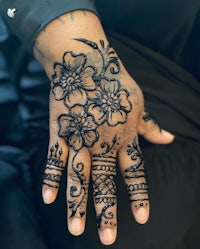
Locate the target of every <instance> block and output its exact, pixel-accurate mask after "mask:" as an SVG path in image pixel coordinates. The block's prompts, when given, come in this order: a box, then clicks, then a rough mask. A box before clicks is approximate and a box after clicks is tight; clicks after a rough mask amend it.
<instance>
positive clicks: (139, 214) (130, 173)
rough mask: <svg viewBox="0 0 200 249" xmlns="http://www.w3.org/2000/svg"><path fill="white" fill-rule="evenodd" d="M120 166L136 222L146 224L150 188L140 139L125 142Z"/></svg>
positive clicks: (120, 152) (120, 155)
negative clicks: (146, 177)
mask: <svg viewBox="0 0 200 249" xmlns="http://www.w3.org/2000/svg"><path fill="white" fill-rule="evenodd" d="M118 157H119V164H120V169H121V171H122V174H123V176H124V180H125V183H126V188H127V192H128V196H129V200H130V204H131V209H132V212H133V215H134V217H135V220H136V221H137V222H138V223H140V224H144V223H145V222H146V221H147V220H148V218H149V209H150V206H149V198H148V191H147V189H148V187H147V183H146V179H145V171H144V162H143V157H142V152H141V150H140V148H139V144H138V139H137V138H136V137H135V138H134V139H133V140H132V141H131V140H129V141H128V142H125V143H124V144H123V146H122V147H121V149H120V151H119V155H118Z"/></svg>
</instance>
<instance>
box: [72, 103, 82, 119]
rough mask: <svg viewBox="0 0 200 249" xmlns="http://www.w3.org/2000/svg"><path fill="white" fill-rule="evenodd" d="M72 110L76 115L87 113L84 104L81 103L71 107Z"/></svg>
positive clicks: (80, 115)
mask: <svg viewBox="0 0 200 249" xmlns="http://www.w3.org/2000/svg"><path fill="white" fill-rule="evenodd" d="M71 112H72V115H73V116H74V117H76V118H77V117H80V118H81V117H83V115H84V114H85V109H84V107H83V106H80V105H75V106H74V107H72V108H71Z"/></svg>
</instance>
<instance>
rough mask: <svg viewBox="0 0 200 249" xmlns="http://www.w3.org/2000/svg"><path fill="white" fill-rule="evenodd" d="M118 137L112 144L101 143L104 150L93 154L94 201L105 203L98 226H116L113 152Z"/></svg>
mask: <svg viewBox="0 0 200 249" xmlns="http://www.w3.org/2000/svg"><path fill="white" fill-rule="evenodd" d="M116 143H117V138H116V137H114V139H113V141H112V145H110V144H109V143H107V142H104V143H102V144H101V148H102V149H103V151H102V152H101V153H98V154H94V155H93V160H92V164H93V170H92V171H93V173H92V176H93V177H92V178H93V190H94V201H95V203H96V204H97V205H101V206H102V205H103V208H102V209H101V212H100V213H99V214H97V227H98V228H100V227H101V225H102V223H104V224H110V225H112V226H116V218H115V216H114V213H113V212H112V210H110V208H111V207H113V206H115V205H116V203H117V198H116V185H115V178H116V158H115V157H114V156H112V154H113V153H112V152H113V151H115V150H116Z"/></svg>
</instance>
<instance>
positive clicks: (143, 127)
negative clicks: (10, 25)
mask: <svg viewBox="0 0 200 249" xmlns="http://www.w3.org/2000/svg"><path fill="white" fill-rule="evenodd" d="M138 133H139V134H140V135H142V136H143V137H144V138H145V139H146V140H148V141H149V142H151V143H156V144H168V143H171V142H172V141H173V140H174V135H173V134H172V133H170V132H168V131H166V130H163V129H161V128H160V127H159V125H158V124H157V122H156V120H155V119H154V117H153V115H152V114H151V113H150V112H149V111H148V110H147V109H145V110H144V111H143V113H142V115H141V117H140V121H139V125H138Z"/></svg>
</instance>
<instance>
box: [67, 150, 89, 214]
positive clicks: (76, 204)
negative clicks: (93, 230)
mask: <svg viewBox="0 0 200 249" xmlns="http://www.w3.org/2000/svg"><path fill="white" fill-rule="evenodd" d="M77 155H78V153H75V155H74V157H73V159H72V170H73V172H74V173H75V174H76V177H77V179H78V184H76V185H72V186H70V196H71V197H72V199H68V205H69V209H71V210H72V211H71V215H70V217H73V216H75V215H76V213H77V211H78V213H79V215H80V217H83V216H84V215H85V210H84V209H85V205H84V204H85V202H86V198H87V192H88V185H87V181H86V177H85V175H84V173H83V171H84V164H83V163H82V162H76V157H77Z"/></svg>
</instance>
